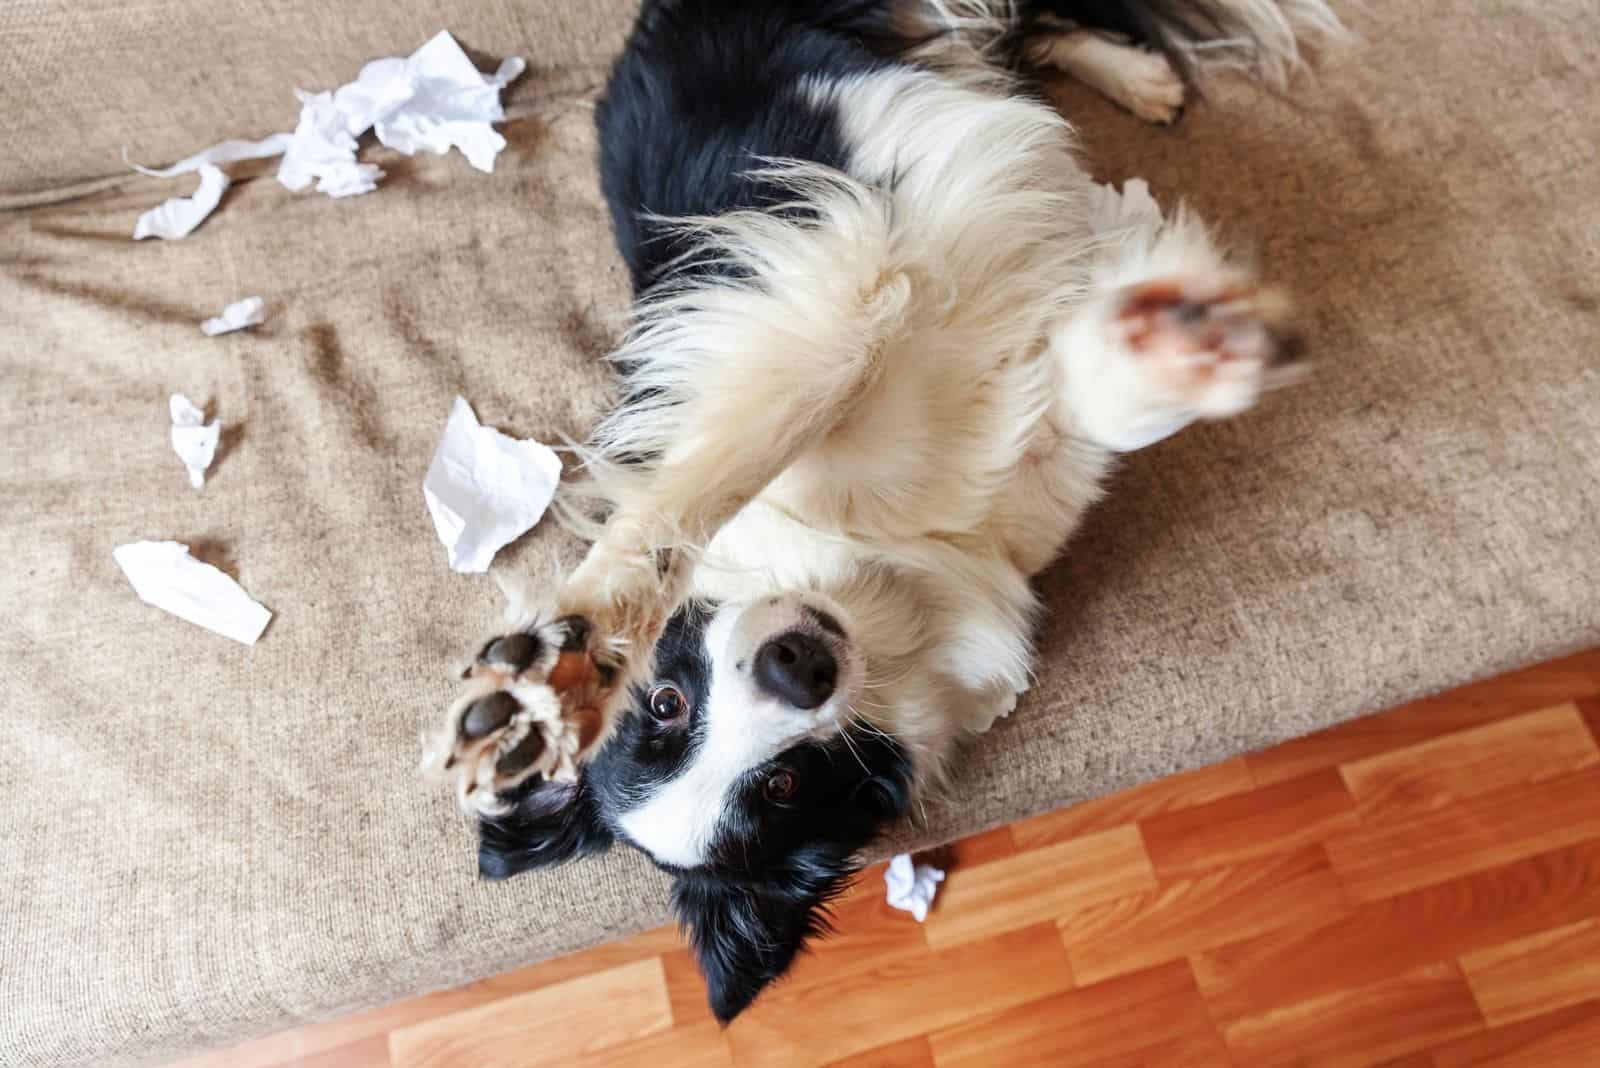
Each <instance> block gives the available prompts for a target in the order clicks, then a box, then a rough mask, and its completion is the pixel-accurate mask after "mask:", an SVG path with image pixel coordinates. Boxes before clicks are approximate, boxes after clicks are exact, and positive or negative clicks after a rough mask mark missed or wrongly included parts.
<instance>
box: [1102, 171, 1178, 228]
mask: <svg viewBox="0 0 1600 1068" xmlns="http://www.w3.org/2000/svg"><path fill="white" fill-rule="evenodd" d="M1160 221H1161V205H1159V204H1157V203H1156V198H1155V197H1153V196H1151V195H1150V183H1149V182H1147V181H1145V180H1144V179H1143V178H1129V179H1128V180H1127V181H1125V182H1123V183H1122V192H1120V193H1119V192H1117V187H1116V186H1114V185H1112V184H1110V183H1109V182H1106V183H1102V184H1097V185H1096V186H1095V187H1094V194H1093V196H1092V199H1091V200H1090V203H1089V228H1090V229H1091V230H1093V231H1094V232H1095V233H1096V234H1107V233H1111V232H1113V231H1117V230H1124V229H1127V228H1128V227H1130V226H1137V225H1139V224H1141V223H1151V222H1156V223H1159V222H1160Z"/></svg>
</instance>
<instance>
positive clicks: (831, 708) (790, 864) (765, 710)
mask: <svg viewBox="0 0 1600 1068" xmlns="http://www.w3.org/2000/svg"><path fill="white" fill-rule="evenodd" d="M866 678H867V664H866V654H865V652H864V650H863V649H862V646H861V644H860V643H859V642H858V641H857V640H856V639H854V638H853V637H852V635H851V633H850V621H849V620H848V619H847V618H846V617H845V614H844V611H843V609H842V608H841V607H840V606H839V605H837V604H835V603H833V602H832V601H830V600H827V599H826V598H823V597H820V596H819V595H816V594H789V595H785V596H777V597H765V598H761V599H759V600H755V601H748V602H742V603H720V604H719V603H709V602H693V603H690V604H688V605H686V606H685V607H684V608H682V609H681V610H680V611H679V612H678V613H677V614H676V615H675V616H674V617H673V619H672V620H671V622H670V623H669V625H668V626H667V628H666V630H665V632H664V634H663V635H662V638H661V641H660V642H659V644H658V645H657V648H656V651H655V670H654V674H653V677H652V678H651V679H650V680H649V681H648V682H647V683H645V684H643V685H640V686H638V687H636V689H635V691H634V693H633V700H632V704H631V707H629V708H628V709H627V710H626V711H625V713H624V714H623V718H622V720H621V721H620V722H619V724H618V726H617V729H616V731H615V733H614V734H613V736H612V737H611V739H610V740H609V741H608V742H607V743H606V745H605V747H604V748H603V749H602V750H601V751H600V753H599V754H597V755H596V757H595V759H594V760H593V761H592V762H591V763H590V764H589V765H588V766H587V767H585V768H584V770H583V772H582V774H581V776H580V778H579V780H578V782H577V783H576V784H573V785H555V784H544V783H540V784H536V785H533V786H531V787H528V788H526V789H525V791H524V793H523V794H522V796H521V797H519V798H518V799H517V801H516V804H515V806H514V807H513V809H512V810H511V811H510V812H509V813H507V814H506V815H503V816H499V817H495V818H486V819H485V820H484V821H483V822H482V825H481V844H480V848H479V868H480V870H481V871H482V873H483V874H484V875H485V876H486V877H488V878H493V879H499V878H505V877H507V876H510V875H515V874H516V873H518V872H520V871H526V870H528V869H530V868H536V867H541V866H544V865H547V864H554V863H559V862H561V861H564V860H568V859H570V858H572V857H576V856H580V855H584V854H587V853H593V852H597V851H599V850H602V849H605V848H607V847H608V846H609V845H610V844H611V843H612V842H613V841H617V840H620V841H623V842H626V843H628V844H630V845H633V846H635V847H637V848H639V849H641V850H643V851H644V852H645V853H646V854H648V855H649V856H650V857H651V859H653V860H654V861H655V862H656V863H657V864H658V865H659V866H661V867H662V868H664V869H666V870H667V871H669V872H671V873H672V874H673V876H674V877H675V885H674V886H673V891H672V902H673V906H674V908H675V909H676V911H677V914H678V917H679V919H680V920H681V921H682V922H683V924H684V925H685V926H686V927H687V928H688V930H689V932H690V936H691V940H692V942H693V945H694V948H695V952H696V954H697V956H698V958H699V961H700V967H701V971H702V972H703V973H704V974H705V977H706V983H707V986H708V987H709V989H710V995H711V1007H712V1010H713V1011H714V1012H715V1013H716V1015H717V1017H718V1019H720V1020H722V1021H723V1022H727V1021H728V1020H731V1019H732V1018H733V1017H734V1016H736V1015H738V1013H739V1012H740V1011H742V1010H743V1009H744V1008H745V1007H746V1006H747V1005H749V1004H750V1002H751V1001H753V1000H754V999H755V997H756V995H757V994H758V993H760V991H761V989H762V988H763V987H765V986H766V984H767V983H769V982H771V981H772V980H773V979H776V978H777V977H778V976H780V975H781V974H783V972H784V971H785V970H786V969H787V968H788V966H789V964H790V962H791V961H792V960H793V959H794V956H795V953H796V952H798V950H799V949H800V947H801V945H802V944H803V943H804V942H805V940H806V939H807V938H808V937H810V936H811V935H813V934H816V933H817V932H818V931H819V930H821V929H822V928H823V927H824V926H825V924H826V917H825V913H824V911H823V906H824V905H825V904H826V903H827V901H828V900H829V898H830V897H831V896H832V895H833V894H835V893H836V892H838V891H839V890H840V889H842V888H843V887H844V885H845V883H846V881H847V880H848V878H849V877H850V876H851V875H852V874H853V873H854V871H855V865H854V862H853V857H854V856H855V854H856V853H857V851H858V850H860V849H861V848H862V847H863V846H865V845H866V844H867V843H868V842H870V841H871V840H872V838H873V836H874V835H875V834H876V833H877V832H878V831H879V830H880V829H881V828H882V827H883V826H884V825H885V824H886V823H888V822H889V821H891V820H893V819H895V818H897V817H898V816H900V815H901V814H903V813H904V812H905V810H906V808H907V806H908V804H909V800H910V793H911V784H912V777H913V770H912V764H911V761H910V759H909V758H908V755H907V753H906V751H905V749H904V748H903V747H902V746H901V744H900V743H898V742H897V741H896V740H895V739H894V738H893V737H892V736H891V735H890V734H889V733H886V732H885V731H884V730H882V729H881V728H879V727H875V726H872V725H871V724H869V723H868V722H867V720H866V719H864V718H863V717H861V716H860V715H859V714H858V711H857V708H856V704H857V702H858V701H860V700H861V698H862V695H863V693H862V691H863V688H864V686H865V682H866Z"/></svg>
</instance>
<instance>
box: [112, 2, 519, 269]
mask: <svg viewBox="0 0 1600 1068" xmlns="http://www.w3.org/2000/svg"><path fill="white" fill-rule="evenodd" d="M526 69H527V63H526V62H525V61H523V59H522V58H521V57H519V56H512V57H510V58H509V59H506V60H505V61H504V62H502V63H501V64H500V67H499V69H498V70H496V71H495V72H494V73H493V74H490V75H485V74H483V73H481V72H480V71H479V70H478V68H477V67H474V66H473V65H472V60H470V59H468V58H467V54H466V53H465V52H463V51H462V50H461V46H460V45H459V44H457V43H456V39H455V38H454V37H452V36H451V35H450V33H449V31H448V30H440V31H439V32H438V33H437V34H435V35H434V37H433V38H432V39H431V40H429V41H428V43H427V44H425V45H423V46H422V47H421V48H419V49H417V50H416V51H415V52H413V53H412V54H411V55H410V56H408V57H406V58H405V59H399V58H395V57H391V58H387V59H376V60H373V61H372V62H371V63H368V64H367V65H366V66H365V67H362V68H361V73H360V74H359V75H358V76H357V77H356V80H355V81H353V82H351V83H349V84H348V85H344V86H341V87H340V88H339V89H336V90H332V91H328V92H321V93H308V92H304V91H302V90H299V89H297V90H295V96H296V98H297V99H299V101H300V118H299V121H298V122H297V123H296V125H295V128H294V132H293V133H279V134H273V135H272V136H271V137H266V138H262V139H261V140H259V141H243V140H229V141H223V142H221V143H220V144H216V145H212V146H211V147H210V148H207V149H205V150H204V151H201V152H197V153H195V154H194V155H192V156H190V157H189V158H188V159H185V160H180V161H179V162H177V163H174V164H173V165H172V166H170V167H163V168H160V169H153V168H149V167H139V166H136V165H134V164H129V165H130V166H133V167H134V169H135V170H137V171H139V173H141V174H148V175H151V176H153V177H160V178H170V177H172V176H174V175H178V174H185V173H187V172H189V171H193V170H199V171H200V172H201V175H202V182H201V188H202V190H205V189H206V188H207V186H206V184H205V183H206V178H205V176H206V175H207V173H208V171H207V168H210V169H211V170H212V171H215V172H216V174H217V175H218V176H220V177H221V181H222V186H221V188H219V189H218V190H217V191H216V196H215V198H213V199H211V200H210V202H209V206H205V205H206V202H205V201H204V200H200V199H198V198H189V200H190V201H194V203H193V204H191V205H190V206H189V207H187V208H185V209H183V213H184V214H183V215H182V218H183V219H184V220H185V221H186V222H187V223H188V226H187V229H183V230H182V231H181V232H178V228H177V227H176V226H172V227H168V229H170V230H172V231H173V232H171V233H158V232H157V231H155V230H151V231H150V232H149V233H144V234H141V233H140V232H139V231H138V230H135V232H134V236H135V237H141V236H160V237H182V236H184V234H187V233H189V231H191V230H193V229H194V228H195V227H196V226H198V225H200V222H201V220H203V219H204V218H205V217H206V215H207V214H209V213H210V212H211V210H212V209H214V208H215V207H216V205H217V201H218V200H220V199H221V196H222V189H225V188H227V178H226V176H221V172H220V171H217V169H216V165H217V164H220V163H231V162H234V161H236V160H245V159H264V158H267V157H269V156H277V155H282V156H283V160H282V162H281V163H280V164H279V165H278V181H280V182H282V183H283V185H284V186H286V187H287V188H289V189H292V190H295V191H297V192H298V191H299V190H302V189H305V188H306V187H307V186H309V185H311V184H312V183H313V182H315V183H316V188H317V192H319V193H324V194H326V195H328V196H330V197H349V196H359V195H361V194H363V193H370V192H372V191H373V190H374V189H376V188H378V182H379V180H380V179H382V178H383V176H384V175H383V169H382V168H381V167H378V166H377V165H376V164H372V163H362V162H360V161H358V160H357V159H356V151H357V149H358V147H359V145H358V142H357V139H358V138H359V137H360V136H361V135H362V134H364V133H366V132H367V131H368V130H369V129H370V130H372V131H374V132H375V133H376V134H377V137H378V140H379V141H380V142H382V143H383V144H384V145H386V146H388V147H389V148H392V149H394V150H395V151H397V152H403V153H405V154H406V155H408V156H411V155H415V154H416V153H417V152H419V151H423V150H427V151H429V152H437V153H440V154H441V155H442V154H444V153H446V152H449V151H450V149H452V148H456V149H459V150H460V152H461V154H462V155H464V156H466V157H467V162H468V163H470V164H472V166H474V167H476V168H477V169H478V170H480V171H486V172H488V171H493V170H494V161H495V157H496V156H498V155H499V154H500V151H501V150H502V149H504V148H505V147H506V140H505V138H504V137H502V136H500V134H499V133H497V132H496V131H495V129H494V127H493V125H492V124H493V123H497V122H503V121H505V117H506V115H505V109H504V108H503V107H502V106H501V104H500V91H501V90H502V89H504V88H505V87H506V86H507V85H508V84H510V83H511V82H512V81H513V80H515V79H516V78H517V77H518V76H519V75H521V74H522V72H523V71H524V70H526ZM124 157H126V153H124ZM215 180H216V179H214V178H213V179H212V181H213V182H214V181H215ZM180 201H183V202H185V203H188V201H184V198H174V200H169V201H168V202H167V203H166V204H164V205H162V206H161V207H160V208H157V209H155V210H156V212H160V211H165V210H170V211H173V212H176V211H178V209H177V208H174V207H172V206H173V205H174V204H177V203H178V202H180ZM202 206H204V210H203V211H202V210H201V208H202ZM197 212H198V214H196V213H197ZM153 214H155V212H147V213H146V215H145V217H141V219H140V227H144V226H145V218H147V217H149V216H151V215H153ZM152 225H154V224H152Z"/></svg>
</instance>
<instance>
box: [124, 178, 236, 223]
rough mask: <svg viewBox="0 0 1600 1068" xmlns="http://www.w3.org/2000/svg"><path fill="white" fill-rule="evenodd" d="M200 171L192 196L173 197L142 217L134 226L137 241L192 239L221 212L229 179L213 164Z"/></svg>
mask: <svg viewBox="0 0 1600 1068" xmlns="http://www.w3.org/2000/svg"><path fill="white" fill-rule="evenodd" d="M198 169H199V171H200V185H199V187H198V188H196V189H195V191H194V193H193V194H192V195H190V196H186V197H172V198H171V199H169V200H166V201H164V202H162V203H161V204H160V205H159V206H157V207H154V208H151V209H150V210H149V211H147V212H145V213H144V214H143V215H141V216H139V221H138V222H136V223H134V224H133V239H134V240H135V241H143V240H144V239H145V238H147V237H159V238H163V239H165V240H167V241H176V240H177V239H178V238H180V237H188V236H189V235H190V234H191V233H193V232H194V228H195V227H197V226H199V225H200V224H201V223H203V222H205V221H206V216H208V215H210V214H211V213H212V212H213V211H215V210H216V209H217V205H218V204H220V203H222V194H223V193H225V192H227V190H228V176H227V175H226V174H223V173H222V170H221V169H220V168H218V167H215V166H213V165H212V164H209V163H203V164H201V165H200V166H199V168H198Z"/></svg>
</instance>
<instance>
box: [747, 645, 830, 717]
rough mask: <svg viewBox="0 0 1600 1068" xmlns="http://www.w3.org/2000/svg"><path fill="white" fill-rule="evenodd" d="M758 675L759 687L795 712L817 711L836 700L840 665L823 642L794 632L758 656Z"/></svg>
mask: <svg viewBox="0 0 1600 1068" xmlns="http://www.w3.org/2000/svg"><path fill="white" fill-rule="evenodd" d="M755 673H756V685H758V686H760V687H761V688H762V689H763V690H765V691H767V692H768V693H770V694H772V695H773V696H774V697H781V698H783V699H784V700H785V701H787V702H789V703H790V704H791V705H794V706H795V707H796V708H816V707H817V706H818V705H820V704H822V702H824V701H826V700H827V699H828V698H829V697H832V696H833V686H834V683H835V682H837V681H838V678H839V664H838V662H837V661H835V660H834V659H833V654H832V653H830V652H829V651H828V647H827V646H826V645H824V644H822V642H821V641H819V640H818V639H816V638H813V637H812V636H811V635H809V634H806V633H803V632H801V631H797V630H793V631H790V632H788V633H787V634H780V635H778V636H777V637H776V638H773V639H772V640H771V641H769V642H767V644H765V645H763V646H762V647H761V648H760V650H758V651H757V652H756V666H755Z"/></svg>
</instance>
